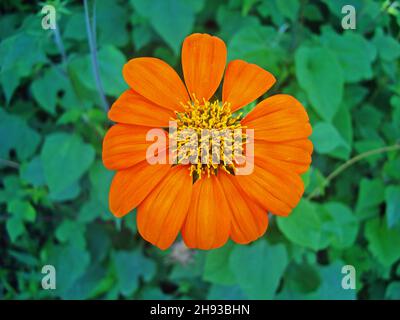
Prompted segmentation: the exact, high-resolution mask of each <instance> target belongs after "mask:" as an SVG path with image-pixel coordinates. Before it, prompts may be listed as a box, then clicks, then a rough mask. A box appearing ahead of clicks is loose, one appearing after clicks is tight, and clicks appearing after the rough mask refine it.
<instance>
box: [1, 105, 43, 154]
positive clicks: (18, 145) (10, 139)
mask: <svg viewBox="0 0 400 320" xmlns="http://www.w3.org/2000/svg"><path fill="white" fill-rule="evenodd" d="M39 142H40V135H39V134H38V133H37V132H36V131H35V130H33V129H32V128H31V127H29V126H28V125H27V123H26V121H25V120H23V119H22V118H20V117H18V116H14V115H11V114H8V113H6V112H5V111H3V110H2V109H0V158H6V159H8V158H9V152H10V151H11V150H15V151H16V153H17V156H18V159H20V160H25V159H27V158H29V157H30V156H32V155H33V153H34V152H35V150H36V148H37V146H38V144H39Z"/></svg>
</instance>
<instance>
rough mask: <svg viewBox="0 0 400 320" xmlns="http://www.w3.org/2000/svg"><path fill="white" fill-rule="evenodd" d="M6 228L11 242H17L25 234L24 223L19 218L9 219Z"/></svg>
mask: <svg viewBox="0 0 400 320" xmlns="http://www.w3.org/2000/svg"><path fill="white" fill-rule="evenodd" d="M6 228H7V233H8V235H9V237H10V239H11V242H16V240H17V239H18V237H19V236H21V235H22V234H24V233H25V226H24V222H23V221H22V220H21V219H20V218H18V217H11V218H8V219H7V221H6Z"/></svg>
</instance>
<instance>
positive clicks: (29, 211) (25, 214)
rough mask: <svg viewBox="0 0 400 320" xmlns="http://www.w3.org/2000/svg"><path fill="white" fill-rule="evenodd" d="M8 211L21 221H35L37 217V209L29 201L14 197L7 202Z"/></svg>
mask: <svg viewBox="0 0 400 320" xmlns="http://www.w3.org/2000/svg"><path fill="white" fill-rule="evenodd" d="M7 211H8V212H9V213H11V214H12V215H13V217H17V218H19V219H21V221H27V222H34V221H35V219H36V210H35V208H34V207H32V205H31V204H30V203H29V202H28V201H24V200H19V199H12V200H10V201H9V203H8V204H7Z"/></svg>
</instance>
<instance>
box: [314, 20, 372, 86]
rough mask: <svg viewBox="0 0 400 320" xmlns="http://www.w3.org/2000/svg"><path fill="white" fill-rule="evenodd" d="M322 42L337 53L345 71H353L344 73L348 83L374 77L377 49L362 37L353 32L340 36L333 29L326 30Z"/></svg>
mask: <svg viewBox="0 0 400 320" xmlns="http://www.w3.org/2000/svg"><path fill="white" fill-rule="evenodd" d="M321 41H322V42H323V43H324V44H325V45H326V46H327V47H328V48H329V49H331V50H332V51H333V52H334V53H335V55H336V57H337V58H338V61H339V63H340V65H341V66H342V69H343V70H351V72H344V78H345V81H346V82H350V83H354V82H358V81H361V80H364V79H370V78H371V77H372V76H373V72H372V62H373V61H374V60H375V58H376V49H375V47H374V46H373V45H372V44H371V43H369V41H368V40H366V39H365V38H364V37H363V36H362V35H360V34H358V33H355V32H353V31H350V32H349V31H347V32H344V33H343V34H341V35H339V34H337V33H335V32H334V31H333V30H332V29H331V28H324V30H323V32H322V34H321Z"/></svg>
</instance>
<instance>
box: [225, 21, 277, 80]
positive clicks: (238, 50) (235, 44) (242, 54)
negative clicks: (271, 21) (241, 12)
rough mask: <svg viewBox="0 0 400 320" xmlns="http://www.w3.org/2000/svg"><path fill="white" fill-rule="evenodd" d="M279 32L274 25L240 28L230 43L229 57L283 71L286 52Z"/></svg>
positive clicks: (272, 71)
mask: <svg viewBox="0 0 400 320" xmlns="http://www.w3.org/2000/svg"><path fill="white" fill-rule="evenodd" d="M277 41H278V38H277V32H276V30H275V29H274V28H272V27H264V26H250V27H246V28H243V29H241V30H239V31H238V32H237V33H236V34H235V35H234V36H233V38H232V40H231V41H230V43H229V45H228V59H229V60H234V59H242V60H245V61H248V62H251V63H255V64H257V65H259V66H260V67H262V68H265V69H266V70H268V71H269V72H271V73H273V74H275V75H277V76H278V75H279V74H281V73H282V68H281V63H282V58H283V57H284V55H285V52H283V51H282V49H281V48H280V47H279V45H278V42H277Z"/></svg>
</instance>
